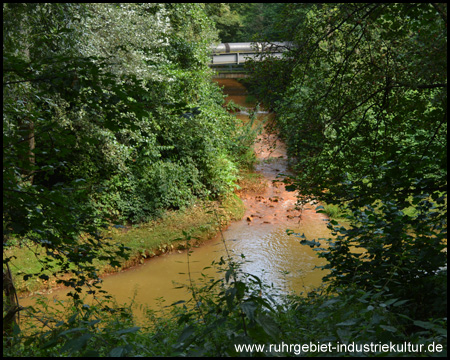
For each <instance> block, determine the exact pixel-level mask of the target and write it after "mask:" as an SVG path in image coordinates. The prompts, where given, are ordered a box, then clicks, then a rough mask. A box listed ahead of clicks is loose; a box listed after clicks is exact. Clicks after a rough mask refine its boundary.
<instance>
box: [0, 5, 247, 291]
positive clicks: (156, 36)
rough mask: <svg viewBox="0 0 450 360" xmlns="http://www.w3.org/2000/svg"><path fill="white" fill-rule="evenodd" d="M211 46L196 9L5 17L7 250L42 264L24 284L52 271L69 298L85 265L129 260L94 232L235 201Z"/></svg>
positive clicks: (102, 9)
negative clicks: (209, 201) (228, 197)
mask: <svg viewBox="0 0 450 360" xmlns="http://www.w3.org/2000/svg"><path fill="white" fill-rule="evenodd" d="M215 34H216V32H215V29H214V25H213V23H212V22H211V21H210V20H209V18H208V17H207V16H206V15H205V12H204V6H203V5H201V4H37V3H29V4H28V3H27V4H25V3H24V4H19V3H18V4H3V149H4V151H3V193H4V196H3V239H4V240H3V243H4V249H5V248H8V247H10V246H16V245H19V246H29V247H30V248H32V249H33V251H35V252H36V254H39V253H41V250H40V249H44V250H45V252H46V254H45V256H44V257H42V269H41V271H40V272H39V273H36V274H24V276H25V278H26V279H28V278H29V277H32V276H39V277H40V278H41V279H48V276H49V275H50V273H49V271H50V272H51V271H52V266H51V265H50V263H52V264H54V265H55V261H54V260H56V263H57V264H56V265H57V266H59V267H60V270H61V272H62V273H63V274H64V273H66V272H67V271H72V272H73V274H74V276H73V277H72V278H70V279H67V278H64V279H61V280H60V281H62V282H63V283H65V284H66V285H72V286H76V290H77V291H79V289H80V287H79V286H80V285H81V284H83V283H84V282H85V281H86V279H88V278H92V277H93V278H95V277H96V269H95V267H94V266H93V265H92V261H93V259H103V260H109V261H110V262H111V265H112V266H115V265H117V264H118V263H117V259H118V256H121V257H124V256H126V254H125V247H124V246H123V245H122V244H109V242H110V241H109V240H107V239H102V238H101V236H100V234H99V231H98V229H99V226H102V225H104V224H108V223H110V222H114V223H116V224H117V223H119V224H123V223H137V222H142V221H145V220H148V219H150V218H155V217H157V216H159V215H160V214H162V213H163V212H164V210H166V209H178V208H182V207H186V206H187V205H189V204H191V203H192V202H193V201H194V200H195V199H197V198H217V197H219V196H221V195H224V194H226V193H228V192H229V191H230V190H232V189H233V188H234V183H235V180H236V174H237V167H238V166H239V158H238V157H239V155H238V154H234V153H233V151H232V150H233V149H234V148H236V142H239V140H238V136H239V134H238V133H237V130H236V129H237V128H236V123H235V122H236V119H235V118H234V117H232V116H230V115H229V114H228V113H227V112H226V111H225V109H224V108H223V97H224V96H223V94H222V92H221V91H220V89H219V88H218V87H217V85H216V84H215V83H213V82H212V81H211V71H210V70H209V68H208V66H207V63H208V61H209V57H208V55H209V48H210V45H211V43H213V42H214V41H215V40H216V35H215ZM80 236H81V237H80ZM108 245H111V246H108ZM113 245H114V246H113ZM12 260H13V259H11V258H9V257H6V258H5V256H4V264H7V263H9V262H10V261H12ZM75 267H76V268H77V269H75ZM4 273H5V270H4ZM6 273H8V271H6ZM53 275H55V273H54V272H53Z"/></svg>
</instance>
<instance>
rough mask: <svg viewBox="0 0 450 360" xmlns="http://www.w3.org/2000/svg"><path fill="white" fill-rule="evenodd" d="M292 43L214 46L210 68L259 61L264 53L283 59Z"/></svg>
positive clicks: (224, 44)
mask: <svg viewBox="0 0 450 360" xmlns="http://www.w3.org/2000/svg"><path fill="white" fill-rule="evenodd" d="M291 47H292V43H290V42H287V41H284V42H280V41H278V42H267V43H261V42H254V43H250V42H249V43H223V44H219V45H217V46H212V47H211V50H212V54H211V63H210V66H216V65H225V64H242V63H244V62H246V61H247V60H249V59H258V57H259V56H260V54H261V53H262V52H265V53H267V52H269V53H270V55H271V56H273V57H277V58H281V57H282V54H283V52H284V51H286V50H289V49H290V48H291Z"/></svg>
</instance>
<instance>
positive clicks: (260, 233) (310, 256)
mask: <svg viewBox="0 0 450 360" xmlns="http://www.w3.org/2000/svg"><path fill="white" fill-rule="evenodd" d="M216 81H217V82H218V83H219V85H221V86H225V89H224V92H225V93H226V94H229V96H228V98H227V100H233V101H234V102H235V103H237V104H240V105H243V106H246V107H251V106H253V105H254V104H249V103H247V102H245V99H246V97H247V95H246V90H245V88H244V87H243V86H242V85H241V84H239V83H238V82H237V81H236V80H233V79H217V80H216ZM248 112H249V111H243V112H241V113H240V114H238V115H237V116H238V117H239V118H240V119H241V120H242V121H247V120H248V117H247V115H246V114H247V113H248ZM258 116H260V117H264V116H268V114H266V113H265V112H261V114H259V115H258ZM255 152H256V155H257V158H258V163H257V165H256V171H258V172H259V173H261V174H262V175H263V178H262V181H264V182H266V183H267V186H266V188H265V189H266V190H265V191H264V192H263V193H258V194H252V193H248V194H243V195H242V200H243V202H244V204H245V206H246V213H245V215H244V217H243V219H242V220H240V221H237V222H234V223H232V224H231V225H230V226H229V227H228V228H227V229H225V230H224V231H223V233H222V234H223V238H224V241H225V243H226V247H227V248H228V250H229V252H230V253H232V254H234V255H235V256H238V257H240V255H241V254H244V256H245V260H246V262H245V263H244V264H243V265H242V270H243V271H245V272H248V273H251V274H253V275H256V276H258V277H259V278H261V279H262V280H263V281H264V282H265V283H266V284H268V285H271V284H273V286H274V287H275V288H276V291H278V292H281V293H289V292H295V293H300V292H305V291H308V290H311V289H312V288H315V287H317V286H319V285H320V284H321V278H322V277H323V276H324V275H325V273H324V271H322V270H320V269H315V266H316V265H323V264H324V262H325V260H323V259H319V258H318V257H317V254H316V252H314V251H313V250H312V249H311V248H310V247H309V246H303V245H300V243H299V239H298V238H297V237H295V236H292V235H291V236H288V235H287V234H286V230H287V229H292V230H294V231H295V232H298V233H304V234H305V236H306V237H308V238H309V239H318V238H326V237H329V236H330V232H329V230H328V229H327V226H326V220H327V218H326V217H325V216H324V215H323V214H318V213H316V212H315V211H314V207H315V206H314V205H309V206H306V207H305V208H304V209H303V210H302V211H300V210H297V209H295V202H296V194H295V193H294V192H288V191H286V190H285V188H284V185H283V184H282V183H280V182H273V181H274V180H276V179H277V175H278V174H280V173H287V172H288V161H287V156H286V151H285V147H284V144H283V143H281V142H280V141H279V140H278V139H277V138H276V136H275V135H274V134H269V133H266V132H264V133H263V134H261V135H260V136H259V137H258V141H257V142H256V144H255ZM222 234H219V235H218V236H217V237H216V238H214V239H212V240H210V241H208V242H206V243H204V244H203V245H202V246H200V247H198V248H195V249H194V250H193V252H192V253H191V255H190V257H189V263H190V270H191V278H192V279H193V280H194V281H195V280H196V279H198V278H199V277H201V274H202V272H203V269H204V268H205V267H208V266H210V265H211V263H212V262H213V261H216V262H217V261H219V259H220V258H221V257H226V256H227V253H226V250H225V246H224V241H223V239H222ZM187 273H188V269H187V253H186V252H181V253H178V252H175V253H171V254H165V255H162V256H159V257H156V258H152V259H151V260H150V261H147V262H146V263H144V264H143V265H139V266H136V267H134V268H131V269H128V270H126V271H123V272H120V273H117V274H112V275H109V276H106V277H105V278H104V279H103V288H104V290H107V291H108V292H109V293H110V294H111V295H113V296H114V298H115V299H116V300H117V302H118V303H130V301H131V299H134V302H135V303H136V304H144V305H148V306H150V307H151V308H156V307H158V306H159V305H161V304H165V305H168V304H170V303H172V302H175V301H178V300H180V299H182V300H187V299H188V298H189V297H190V295H189V294H188V292H187V290H186V289H184V288H181V289H180V288H176V287H177V286H176V285H177V284H178V285H179V284H188V274H187ZM208 273H209V274H210V275H212V276H214V271H213V270H208ZM65 293H67V290H55V291H53V292H52V293H50V294H47V295H46V297H47V298H49V299H57V298H63V297H64V294H65ZM158 299H159V300H158ZM163 299H164V300H163ZM32 303H33V299H32V298H27V299H22V300H21V305H23V306H26V305H30V304H32Z"/></svg>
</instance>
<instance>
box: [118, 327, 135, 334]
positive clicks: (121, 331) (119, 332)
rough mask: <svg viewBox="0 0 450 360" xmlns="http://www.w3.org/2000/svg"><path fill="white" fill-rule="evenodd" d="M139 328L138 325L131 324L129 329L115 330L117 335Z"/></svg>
mask: <svg viewBox="0 0 450 360" xmlns="http://www.w3.org/2000/svg"><path fill="white" fill-rule="evenodd" d="M139 329H140V327H138V326H133V327H132V328H129V329H123V330H119V331H116V334H117V335H122V334H129V333H134V332H136V331H139Z"/></svg>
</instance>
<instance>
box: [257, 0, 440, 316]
mask: <svg viewBox="0 0 450 360" xmlns="http://www.w3.org/2000/svg"><path fill="white" fill-rule="evenodd" d="M286 6H287V7H288V8H289V9H290V14H296V15H297V16H298V19H299V24H298V25H297V27H296V29H295V31H294V32H293V31H292V30H293V29H292V27H290V26H289V25H288V26H287V27H286V28H285V30H286V34H287V36H289V37H288V39H289V40H291V41H293V48H292V50H291V52H290V53H289V54H287V56H286V57H285V59H283V60H273V59H268V61H264V62H261V63H258V62H253V63H252V64H251V66H252V68H254V69H255V70H256V72H257V74H258V78H254V79H253V80H251V81H250V85H253V86H254V87H255V88H257V89H258V91H259V92H260V93H262V95H263V96H264V101H265V102H266V103H267V104H268V106H270V107H272V108H274V109H275V111H276V112H277V115H278V119H277V120H278V126H279V128H280V133H281V135H282V136H283V137H284V138H285V140H286V142H287V145H288V152H289V155H290V157H291V159H292V161H293V164H294V165H293V168H294V169H295V171H296V173H297V175H296V176H295V177H292V178H291V179H290V180H289V181H290V187H291V189H292V190H294V189H295V190H299V192H300V194H304V195H308V196H307V197H305V196H303V198H301V199H300V202H303V201H310V200H311V199H316V200H320V201H324V202H326V203H327V204H336V205H339V206H341V207H342V208H345V209H346V213H347V214H349V215H348V216H347V218H348V219H347V220H348V221H349V222H350V225H349V226H346V227H345V226H340V225H339V224H338V222H337V221H335V220H333V221H332V222H331V223H330V228H331V229H332V230H333V232H334V234H335V235H336V239H334V240H330V241H329V247H327V248H326V249H321V250H320V249H318V250H319V251H320V256H322V257H324V258H326V259H327V260H328V262H329V264H328V265H326V268H329V269H330V270H331V273H330V274H329V275H327V276H326V278H325V280H328V281H329V283H330V284H331V285H332V286H331V287H330V289H333V288H340V287H345V288H347V287H356V288H357V289H362V290H365V291H374V290H376V289H382V290H383V291H386V292H387V293H388V294H390V296H392V297H393V298H396V299H401V301H405V302H406V303H407V305H404V306H403V308H404V311H405V314H408V316H411V317H412V318H414V319H420V320H425V319H429V318H440V319H445V318H446V314H447V312H446V304H447V299H446V270H444V271H442V269H444V268H445V269H446V262H447V256H446V246H447V244H446V239H447V139H446V137H447V128H446V122H447V29H446V27H447V15H446V12H447V8H446V5H443V4H433V5H432V4H381V3H379V4H378V3H377V4H321V5H314V6H310V7H308V8H305V7H304V6H303V5H301V4H289V5H286ZM276 72H277V73H279V74H280V77H278V79H277V81H274V80H273V79H274V77H275V73H276ZM265 73H266V74H267V75H265ZM300 236H301V235H300ZM302 243H303V244H307V245H310V246H313V247H314V246H320V243H319V242H315V241H311V239H303V240H302Z"/></svg>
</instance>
